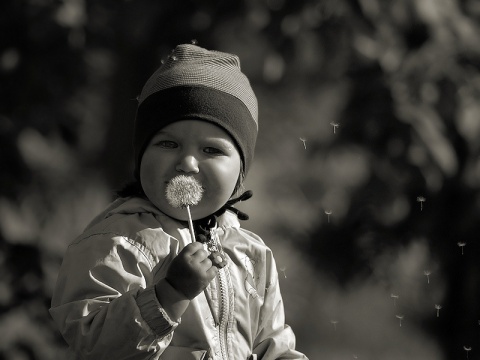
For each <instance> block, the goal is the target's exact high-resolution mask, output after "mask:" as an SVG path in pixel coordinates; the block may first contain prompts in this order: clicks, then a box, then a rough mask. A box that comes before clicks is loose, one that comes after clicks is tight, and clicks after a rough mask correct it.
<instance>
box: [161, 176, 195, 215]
mask: <svg viewBox="0 0 480 360" xmlns="http://www.w3.org/2000/svg"><path fill="white" fill-rule="evenodd" d="M165 195H166V198H167V201H168V203H169V204H170V205H171V206H173V207H174V208H181V207H187V206H194V205H197V204H198V203H199V202H200V200H201V199H202V195H203V188H202V185H201V184H200V183H199V182H198V181H197V180H196V179H195V178H193V177H191V176H185V175H178V176H175V177H174V178H173V179H171V180H170V181H169V182H168V185H167V189H166V190H165Z"/></svg>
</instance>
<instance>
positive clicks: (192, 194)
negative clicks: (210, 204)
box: [165, 175, 203, 241]
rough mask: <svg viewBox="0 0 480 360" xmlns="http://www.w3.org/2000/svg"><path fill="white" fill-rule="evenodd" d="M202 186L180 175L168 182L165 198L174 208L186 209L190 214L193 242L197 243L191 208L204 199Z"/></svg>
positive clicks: (189, 221) (191, 178)
mask: <svg viewBox="0 0 480 360" xmlns="http://www.w3.org/2000/svg"><path fill="white" fill-rule="evenodd" d="M202 195H203V188H202V185H201V184H200V183H199V182H198V181H197V180H196V179H195V178H193V177H191V176H185V175H178V176H175V177H174V178H173V179H171V180H170V181H169V182H168V185H167V188H166V189H165V196H166V198H167V201H168V203H169V204H170V205H171V206H172V207H174V208H186V209H187V212H188V224H189V227H190V235H191V236H192V241H195V232H194V231H193V223H192V214H191V213H190V206H194V205H197V204H198V203H199V202H200V200H201V199H202Z"/></svg>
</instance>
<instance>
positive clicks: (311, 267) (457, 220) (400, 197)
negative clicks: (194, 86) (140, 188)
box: [0, 0, 480, 360]
mask: <svg viewBox="0 0 480 360" xmlns="http://www.w3.org/2000/svg"><path fill="white" fill-rule="evenodd" d="M479 20H480V4H479V2H478V1H476V0H422V1H415V0H390V1H381V0H295V1H288V0H243V1H237V2H233V1H203V2H194V1H171V2H167V1H162V2H161V1H147V0H131V1H123V2H120V1H112V0H96V1H89V0H63V1H52V0H29V1H27V0H18V1H17V0H16V1H13V0H7V1H3V2H2V4H1V5H0V30H1V31H0V96H1V99H2V101H1V102H0V141H1V144H2V151H1V152H0V166H1V167H2V168H3V169H4V170H3V171H2V172H1V175H0V184H1V185H2V186H0V274H1V275H0V333H1V334H2V336H1V337H0V359H9V360H10V359H12V360H15V359H61V358H62V356H63V355H62V354H63V352H64V349H65V344H64V343H63V340H62V339H61V337H60V335H59V334H58V332H57V330H56V329H55V327H54V325H53V323H52V321H51V320H50V317H49V315H48V312H47V309H48V307H49V302H50V297H51V294H52V291H53V286H54V283H55V279H56V276H57V271H58V267H59V266H60V263H61V259H62V255H63V252H64V251H65V248H66V246H67V245H68V243H69V242H70V241H72V240H73V239H74V237H75V236H77V235H78V234H79V233H80V232H81V231H82V229H83V227H84V226H85V225H86V224H87V223H88V221H89V220H90V219H91V218H92V217H93V216H94V215H95V214H96V213H97V212H99V211H100V210H101V209H102V208H103V207H104V206H105V205H106V204H107V203H108V202H109V201H110V200H111V199H112V198H113V193H114V190H115V189H116V188H118V187H120V186H121V185H122V184H123V183H124V182H125V181H127V180H129V178H130V176H131V173H132V157H131V148H132V147H131V132H132V125H133V119H134V117H135V106H136V102H135V98H136V96H137V94H138V93H139V92H140V89H141V86H142V84H143V83H144V81H145V80H146V79H147V78H148V76H149V75H150V74H151V73H152V72H153V71H154V70H155V68H156V67H157V66H158V64H159V63H160V60H161V59H162V58H165V57H166V56H167V55H168V54H169V52H170V50H171V48H173V47H174V46H175V45H176V44H178V43H182V42H189V41H190V40H191V39H197V40H198V42H199V45H201V46H204V47H206V48H213V49H217V50H221V51H228V52H233V53H236V54H238V55H239V56H240V58H241V61H242V68H243V70H244V72H245V73H246V74H247V75H248V76H249V78H250V79H251V82H252V84H253V86H254V88H255V91H256V93H257V96H258V98H259V104H260V135H259V139H258V145H257V152H256V158H255V163H254V166H253V168H252V170H251V172H250V174H249V177H248V180H247V185H248V187H249V188H252V189H253V190H254V194H255V195H254V198H253V199H252V200H249V202H247V203H245V204H242V207H244V209H245V210H246V211H247V212H248V213H249V214H250V216H251V220H249V222H248V223H246V224H245V226H246V227H247V228H250V229H252V230H254V231H256V232H258V233H259V235H261V236H262V237H263V238H264V239H265V241H266V242H267V243H268V244H269V245H270V246H271V247H272V248H273V250H274V252H275V254H276V255H277V262H278V266H279V272H280V275H281V282H282V287H283V292H284V298H285V305H286V310H287V320H288V322H289V323H290V324H291V325H292V326H293V327H294V330H295V332H296V334H297V338H298V348H299V349H300V350H302V351H304V352H305V353H306V354H308V355H309V356H310V358H311V359H319V358H322V359H324V358H325V359H333V358H352V356H353V357H354V358H360V359H362V358H370V359H379V358H388V359H435V360H439V359H453V358H459V357H460V356H466V355H467V354H468V356H469V359H480V355H479V354H480V352H479V351H478V349H476V346H475V345H477V344H478V339H479V337H480V326H479V324H480V322H479V321H480V320H479V319H480V308H479V305H478V304H480V273H479V270H480V269H479V267H480V262H479V261H478V258H477V256H479V242H478V234H479V230H480V222H479V221H478V219H479V215H480V198H479V193H478V189H479V186H480V156H479V155H480V143H479V142H478V138H479V136H480V102H479V101H478V100H479V94H480V25H479ZM399 325H401V326H399ZM470 347H471V348H472V350H471V351H468V349H469V348H470Z"/></svg>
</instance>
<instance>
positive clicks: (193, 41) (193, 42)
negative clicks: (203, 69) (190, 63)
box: [190, 39, 198, 45]
mask: <svg viewBox="0 0 480 360" xmlns="http://www.w3.org/2000/svg"><path fill="white" fill-rule="evenodd" d="M190 42H191V43H192V45H198V40H197V39H192V40H191V41H190Z"/></svg>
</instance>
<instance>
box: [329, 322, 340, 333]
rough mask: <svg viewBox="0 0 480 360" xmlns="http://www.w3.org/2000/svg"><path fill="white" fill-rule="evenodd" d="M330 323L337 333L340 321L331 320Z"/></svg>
mask: <svg viewBox="0 0 480 360" xmlns="http://www.w3.org/2000/svg"><path fill="white" fill-rule="evenodd" d="M330 323H331V324H332V325H333V330H334V331H337V324H338V320H330Z"/></svg>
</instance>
